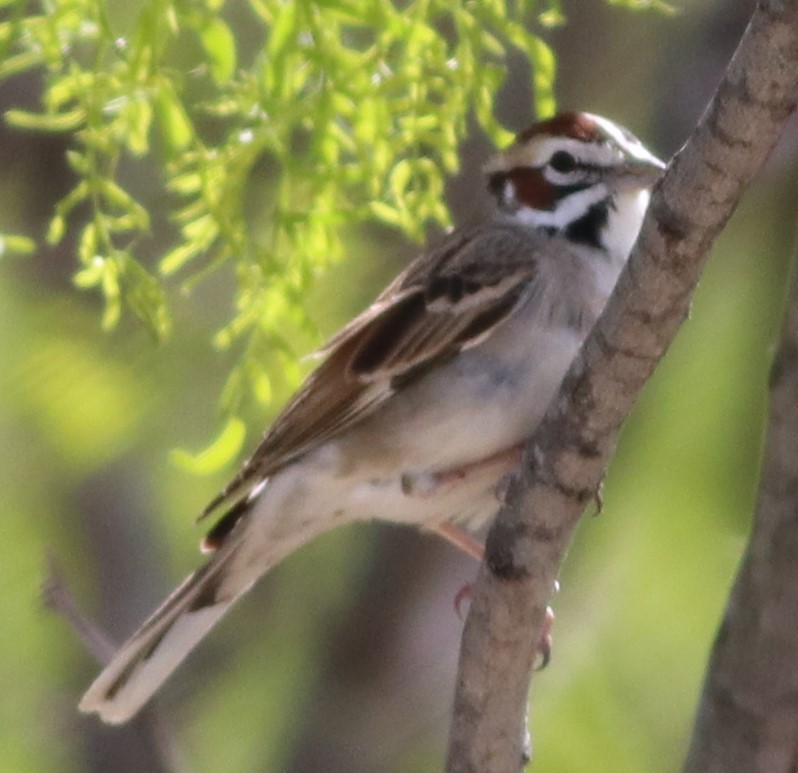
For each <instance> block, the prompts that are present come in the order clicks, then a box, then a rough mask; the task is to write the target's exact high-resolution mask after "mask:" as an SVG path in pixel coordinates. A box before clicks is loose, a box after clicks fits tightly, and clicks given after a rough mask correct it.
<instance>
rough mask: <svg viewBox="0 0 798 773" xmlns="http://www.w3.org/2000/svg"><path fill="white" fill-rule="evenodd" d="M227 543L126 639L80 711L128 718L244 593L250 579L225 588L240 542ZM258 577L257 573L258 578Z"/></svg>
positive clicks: (119, 719) (116, 720)
mask: <svg viewBox="0 0 798 773" xmlns="http://www.w3.org/2000/svg"><path fill="white" fill-rule="evenodd" d="M236 543H237V541H236V540H231V541H230V542H229V543H228V544H225V545H224V546H222V548H221V549H220V550H219V551H218V552H217V553H216V554H215V555H214V556H213V558H211V560H210V561H208V563H206V564H205V565H204V566H203V567H201V568H200V569H198V570H197V571H196V572H194V574H192V575H190V576H189V577H187V578H186V579H185V580H184V582H183V583H182V584H181V585H180V586H179V587H178V588H177V589H176V590H175V591H174V592H173V593H172V594H171V595H170V596H169V597H168V598H167V599H166V601H165V602H164V603H163V604H162V605H161V606H160V607H159V608H158V609H157V610H156V611H155V613H154V614H153V615H152V616H151V617H150V618H149V619H148V620H147V621H146V622H145V623H144V624H143V625H142V626H141V628H139V630H138V631H136V633H134V634H133V636H131V637H130V639H128V640H127V642H125V643H124V644H123V645H122V646H121V647H120V648H119V650H118V652H117V653H116V654H115V655H114V657H113V658H112V660H111V662H110V663H109V664H108V665H107V666H106V667H105V668H104V669H103V671H102V672H101V673H100V675H99V676H98V677H97V678H96V679H95V680H94V682H93V684H92V685H91V687H89V689H88V690H87V691H86V694H85V695H84V696H83V699H82V700H81V702H80V709H81V711H84V712H87V713H90V712H96V713H97V714H99V715H100V718H101V719H103V720H104V721H105V722H109V723H111V724H120V723H122V722H126V721H127V720H128V719H130V718H131V717H132V716H133V715H134V714H135V713H136V712H137V711H138V710H139V709H140V708H141V707H142V706H143V705H144V704H145V703H146V702H147V701H148V700H149V699H150V697H151V696H152V695H153V693H154V692H155V691H156V690H157V689H158V688H159V687H160V686H161V684H162V683H163V682H164V681H165V680H166V678H167V677H168V676H169V675H170V674H171V673H172V672H173V671H174V670H175V669H176V668H177V667H178V666H179V665H180V663H181V662H182V661H183V659H184V658H185V657H186V656H187V655H188V654H189V652H191V650H192V649H194V647H195V646H196V645H197V644H198V643H199V642H200V641H201V640H202V638H203V637H204V636H205V635H206V634H207V633H208V632H209V631H210V630H211V628H213V626H214V625H215V624H216V623H217V622H218V621H219V620H220V619H221V618H222V617H223V615H224V614H225V613H226V612H227V610H228V609H230V607H231V606H232V604H233V602H234V601H235V600H236V599H237V598H238V597H239V596H241V595H242V594H243V593H245V592H246V591H247V590H248V589H249V587H250V586H251V585H252V582H253V581H254V579H256V577H251V578H250V579H249V580H248V581H246V582H243V581H242V582H241V583H238V584H237V586H235V587H230V585H231V583H230V576H231V574H233V572H231V571H229V570H230V569H231V568H233V567H230V566H229V565H230V563H231V561H232V560H234V559H235V556H236V553H237V548H238V547H239V545H240V543H238V544H236ZM258 574H260V572H259V573H258Z"/></svg>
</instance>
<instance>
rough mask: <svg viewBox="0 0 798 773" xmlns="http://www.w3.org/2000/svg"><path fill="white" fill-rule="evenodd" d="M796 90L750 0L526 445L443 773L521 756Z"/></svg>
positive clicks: (766, 22) (774, 8)
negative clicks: (655, 395) (613, 493)
mask: <svg viewBox="0 0 798 773" xmlns="http://www.w3.org/2000/svg"><path fill="white" fill-rule="evenodd" d="M796 98H798V0H781V1H779V0H767V1H764V2H760V3H759V4H758V6H757V9H756V11H755V13H754V15H753V17H752V20H751V23H750V25H749V27H748V30H747V31H746V33H745V35H744V37H743V39H742V41H741V43H740V46H739V48H738V50H737V52H736V54H735V56H734V58H733V59H732V61H731V63H730V64H729V67H728V69H727V72H726V75H725V77H724V79H723V81H722V82H721V84H720V86H719V88H718V91H717V93H716V94H715V97H714V98H713V100H712V103H711V104H710V106H709V107H708V109H707V111H706V113H705V114H704V116H703V118H702V120H701V122H700V123H699V126H698V127H697V128H696V130H695V132H694V133H693V136H692V137H691V138H690V140H689V142H688V143H687V144H686V145H685V147H684V148H683V149H682V150H681V151H680V152H679V153H678V154H677V155H676V157H675V158H674V160H673V162H672V164H671V166H670V168H669V170H668V173H667V175H666V177H665V178H664V179H663V181H662V183H661V184H660V185H659V186H658V188H657V190H656V191H655V193H654V196H653V197H652V202H651V206H650V208H649V214H648V216H647V218H646V222H645V223H644V225H643V229H642V232H641V236H640V239H639V240H638V245H637V247H636V249H635V251H634V254H633V255H632V258H631V259H630V261H629V265H628V266H627V268H626V270H625V271H624V273H623V274H622V276H621V279H620V281H619V283H618V287H617V288H616V291H615V293H614V294H613V296H612V298H611V299H610V302H609V304H608V306H607V309H606V310H605V312H604V314H603V315H602V317H601V319H600V320H599V323H598V325H597V326H596V329H595V330H594V331H593V332H592V333H591V335H590V337H589V339H588V341H587V342H586V344H585V346H584V347H583V349H582V352H581V354H580V357H579V358H577V361H576V362H575V363H574V364H573V366H572V367H571V369H570V371H569V373H568V375H567V376H566V378H565V380H564V382H563V386H562V388H561V390H560V394H559V397H558V398H557V399H556V400H555V401H554V403H553V404H552V406H551V408H550V410H549V412H548V414H547V415H546V418H545V419H544V421H543V422H542V424H541V426H540V427H539V429H538V431H537V432H536V433H535V436H534V437H533V438H532V439H531V440H530V441H529V443H528V444H527V448H526V454H525V460H524V462H523V463H522V465H521V468H520V469H519V470H518V471H517V472H516V474H515V476H514V477H513V478H512V479H511V481H510V482H509V485H508V486H507V489H506V491H505V495H504V504H503V507H502V510H501V512H500V513H499V516H498V517H497V520H496V522H495V524H494V526H493V528H492V529H491V531H490V533H489V535H488V541H487V545H486V555H485V561H484V562H483V564H482V566H481V567H480V572H479V576H478V578H477V582H476V585H475V588H474V597H473V601H472V604H471V608H470V612H469V616H468V620H467V622H466V626H465V630H464V631H463V642H462V648H461V653H460V665H459V674H458V680H457V690H456V695H455V705H454V717H453V722H452V729H451V734H450V738H449V750H448V757H447V771H449V773H466V772H467V773H498V772H499V771H501V773H508V772H510V771H518V770H521V768H522V767H523V764H524V737H525V716H526V706H527V699H528V692H529V684H530V680H531V675H532V666H533V660H534V654H535V650H536V645H537V641H538V640H539V638H540V636H541V631H542V627H543V623H544V615H545V609H546V605H547V602H548V600H549V597H550V596H551V594H552V589H553V586H554V581H555V579H556V576H557V572H558V569H559V566H560V563H561V562H562V559H563V556H564V554H565V551H566V549H567V547H568V545H569V543H570V541H571V537H572V535H573V531H574V529H575V527H576V525H577V523H578V521H579V518H580V516H581V514H582V511H583V510H584V508H585V505H586V503H587V502H588V501H590V500H591V499H592V498H594V497H595V496H596V494H597V491H598V489H599V486H600V483H601V479H602V476H603V474H604V470H605V469H606V467H607V464H608V462H609V460H610V457H611V455H612V453H613V451H614V448H615V444H616V440H617V436H618V431H619V429H620V426H621V423H622V422H623V420H624V418H625V417H626V416H627V415H628V413H629V411H630V410H631V408H632V406H633V404H634V402H635V400H636V398H637V395H638V394H639V392H640V390H641V389H642V387H643V385H644V384H645V382H646V380H647V379H648V378H649V376H650V375H651V373H652V372H653V370H654V368H655V366H656V365H657V363H658V362H659V360H660V359H661V357H662V356H663V354H664V353H665V351H666V350H667V348H668V346H669V345H670V343H671V341H672V340H673V338H674V337H675V335H676V331H677V330H678V328H679V326H680V325H681V323H682V322H683V321H684V319H685V318H686V316H687V313H688V310H689V304H690V299H691V296H692V293H693V290H694V289H695V286H696V283H697V281H698V277H699V275H700V272H701V270H702V268H703V266H704V263H705V262H706V259H707V256H708V253H709V250H710V248H711V246H712V244H713V243H714V240H715V239H716V237H717V236H718V234H719V233H720V231H721V230H722V228H723V226H724V225H725V223H726V221H727V220H728V218H729V217H730V215H731V214H732V212H733V211H734V208H735V206H736V205H737V203H738V201H739V200H740V198H741V196H742V193H743V191H744V190H745V188H746V186H747V185H748V183H749V182H750V181H751V179H752V178H753V176H754V174H755V173H756V172H757V171H758V169H759V168H760V167H761V165H762V163H763V162H764V160H765V159H766V157H767V156H768V154H769V153H770V151H771V149H772V148H773V146H774V145H775V143H776V141H777V139H778V136H779V134H780V131H781V129H782V127H783V125H784V123H785V121H786V120H787V118H788V117H789V115H790V114H791V113H792V111H793V110H794V108H795V104H796Z"/></svg>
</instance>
